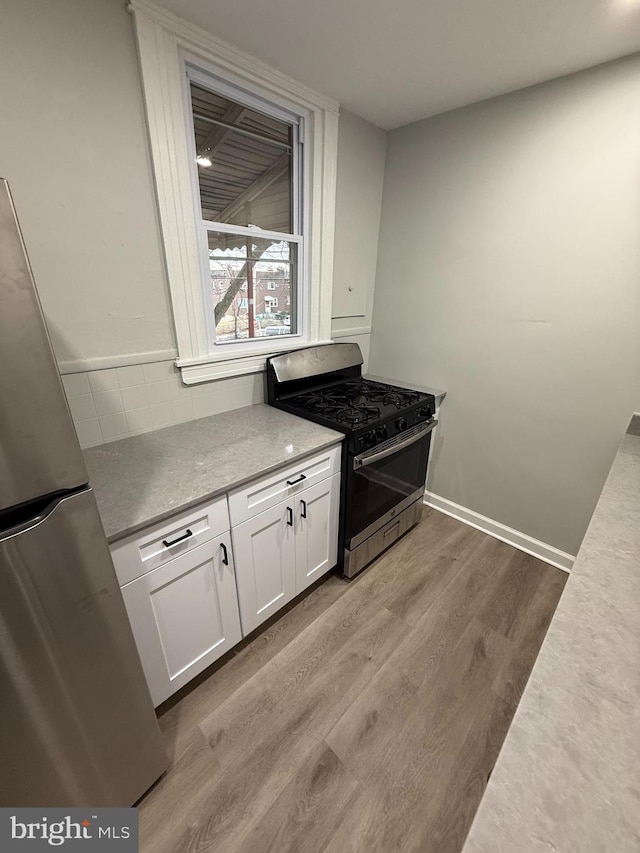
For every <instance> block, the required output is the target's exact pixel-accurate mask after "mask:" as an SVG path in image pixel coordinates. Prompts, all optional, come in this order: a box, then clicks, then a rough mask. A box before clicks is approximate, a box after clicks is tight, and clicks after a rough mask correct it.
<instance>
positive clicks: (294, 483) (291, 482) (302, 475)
mask: <svg viewBox="0 0 640 853" xmlns="http://www.w3.org/2000/svg"><path fill="white" fill-rule="evenodd" d="M306 479H307V475H306V474H300V476H299V477H298V479H297V480H287V486H295V485H297V484H298V483H301V482H302V481H303V480H306Z"/></svg>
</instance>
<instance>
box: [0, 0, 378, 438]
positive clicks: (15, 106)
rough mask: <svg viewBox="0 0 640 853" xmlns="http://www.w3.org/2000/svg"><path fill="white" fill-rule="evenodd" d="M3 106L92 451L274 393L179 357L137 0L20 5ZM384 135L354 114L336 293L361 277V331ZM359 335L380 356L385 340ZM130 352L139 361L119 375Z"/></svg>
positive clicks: (9, 156)
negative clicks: (206, 378) (194, 368)
mask: <svg viewBox="0 0 640 853" xmlns="http://www.w3.org/2000/svg"><path fill="white" fill-rule="evenodd" d="M0 115H2V133H0V174H1V175H2V177H5V178H7V179H8V180H9V182H10V185H11V189H12V193H13V196H14V200H15V204H16V208H17V211H18V215H19V217H20V222H21V225H22V229H23V232H24V238H25V242H26V245H27V249H28V252H29V256H30V259H31V263H32V266H33V269H34V274H35V278H36V282H37V285H38V291H39V293H40V296H41V299H42V302H43V308H44V311H45V314H46V317H47V323H48V325H49V329H50V332H51V334H52V338H53V343H54V348H55V351H56V355H57V358H58V361H59V362H60V366H61V369H62V371H63V372H65V373H66V372H68V371H70V370H72V369H73V370H75V371H76V375H75V378H70V379H68V380H67V381H66V382H65V386H66V387H67V390H68V393H69V395H70V399H71V397H73V398H74V399H73V403H72V405H71V408H72V411H73V413H74V418H75V420H76V424H77V427H78V432H79V434H80V437H81V441H82V443H83V446H89V445H91V444H96V443H100V442H102V441H104V440H111V439H113V438H118V437H122V436H125V435H129V434H131V433H134V432H141V431H146V430H147V429H153V428H157V427H159V426H165V425H168V424H170V423H175V422H177V421H179V420H185V419H187V418H190V417H200V416H203V415H207V414H213V413H215V412H217V411H224V410H226V409H231V408H236V407H238V406H243V405H249V404H250V403H252V402H256V401H259V400H262V377H261V376H248V377H241V378H238V379H230V380H221V381H219V382H214V383H207V384H206V386H204V387H198V388H186V387H184V386H182V385H181V383H180V381H179V374H178V372H177V370H175V368H173V367H172V366H171V363H170V359H171V358H172V356H173V355H174V354H175V348H174V347H175V342H174V334H173V326H172V322H171V315H170V304H169V298H168V288H167V285H166V276H165V271H164V261H163V252H162V243H161V239H160V231H159V225H158V216H157V211H156V203H155V195H154V190H153V177H152V171H151V166H150V156H149V147H148V140H147V131H146V125H145V116H144V108H143V99H142V93H141V83H140V76H139V71H138V60H137V52H136V45H135V38H134V31H133V20H132V18H131V16H130V15H129V14H128V13H127V12H126V10H125V4H124V2H121V1H120V0H55V2H54V1H53V0H21V2H20V3H14V4H8V5H7V8H6V9H4V10H3V15H2V26H1V27H0ZM384 137H385V134H384V132H383V131H381V130H379V129H378V128H375V127H373V126H372V125H369V124H368V123H367V122H365V121H363V120H362V119H359V118H357V117H356V116H351V115H349V114H348V113H347V114H345V115H344V116H343V117H342V118H341V120H340V125H339V152H338V188H337V196H338V198H337V210H336V230H337V234H336V265H335V271H336V288H337V290H338V291H339V290H340V289H341V288H342V289H343V290H344V293H345V294H346V293H348V292H349V291H348V289H347V288H348V284H349V283H350V282H354V284H355V286H356V288H357V292H358V294H359V296H361V297H362V299H361V303H359V304H363V305H364V306H365V309H364V314H363V316H361V317H356V318H355V319H351V318H349V320H348V321H347V322H346V327H347V328H348V329H351V330H353V328H354V326H357V327H358V329H357V331H359V332H361V333H362V332H363V328H366V327H367V326H369V325H370V312H371V308H370V306H371V296H372V292H373V284H374V275H375V244H376V242H377V235H378V225H379V215H380V198H381V195H382V177H383V170H384ZM358 151H360V152H361V159H359V158H358V155H357V152H358ZM345 226H349V228H350V232H349V235H348V236H346V227H345ZM363 246H364V247H366V249H367V251H368V258H367V259H366V262H365V263H364V264H363V265H360V264H358V265H357V266H356V267H354V266H353V264H352V263H351V260H350V255H351V254H352V247H353V252H356V251H357V252H360V251H361V248H362V247H363ZM337 299H338V302H339V300H340V296H339V295H338V296H337ZM341 323H342V326H341ZM336 324H337V326H338V327H341V328H343V329H344V328H345V322H344V321H341V320H338V321H336ZM353 339H354V340H358V342H360V343H361V345H362V346H363V349H364V350H365V354H366V351H367V349H368V342H369V335H368V334H360V335H359V336H358V337H357V338H353ZM123 357H125V358H126V361H124V362H123ZM114 359H116V361H117V363H126V364H128V365H130V366H131V369H128V368H122V369H120V368H118V371H116V368H115V367H114ZM142 362H154V363H153V365H152V366H150V367H149V366H147V367H144V368H143V367H142V366H141V364H142ZM78 371H79V372H78ZM122 383H124V384H122ZM162 383H164V384H162ZM125 389H126V390H125ZM132 389H133V390H132Z"/></svg>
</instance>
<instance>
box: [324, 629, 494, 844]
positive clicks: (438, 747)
mask: <svg viewBox="0 0 640 853" xmlns="http://www.w3.org/2000/svg"><path fill="white" fill-rule="evenodd" d="M507 646H508V641H507V640H505V639H504V638H503V637H500V635H498V634H497V633H496V632H494V631H493V630H492V629H491V628H487V627H486V626H484V625H482V624H481V623H479V622H477V621H476V620H472V622H471V623H470V624H469V625H468V627H467V629H466V630H465V632H464V635H463V637H462V638H461V640H460V642H459V643H458V644H457V646H456V648H455V649H454V650H451V652H450V667H449V668H448V669H447V671H446V677H444V678H441V679H438V680H437V682H435V683H433V684H427V683H425V685H424V686H423V689H422V690H421V691H420V692H419V693H418V694H417V695H416V697H415V707H414V708H413V709H412V712H411V713H410V714H409V716H408V717H407V719H406V720H405V721H404V723H403V724H401V725H400V726H399V727H398V729H397V731H396V737H395V738H393V739H392V740H385V742H384V743H382V744H380V747H379V748H378V749H372V748H369V749H368V750H367V751H366V752H363V753H362V754H359V755H357V756H350V757H348V758H346V759H345V758H343V757H342V756H341V755H339V754H338V757H340V758H341V759H342V760H343V761H344V763H345V764H346V766H347V767H348V768H349V769H350V770H351V771H352V772H353V774H354V775H355V776H356V778H357V779H358V780H359V781H360V782H361V783H362V786H363V792H362V794H361V796H360V797H359V798H358V801H357V803H356V805H355V806H354V808H355V809H356V810H357V811H358V812H359V813H360V817H359V818H357V825H356V826H353V821H354V820H355V818H354V816H353V815H351V814H350V815H348V816H346V820H345V822H344V824H343V825H342V826H339V827H338V829H337V831H336V835H335V836H334V838H333V839H332V842H331V844H330V845H329V847H328V848H327V851H330V853H338V851H339V850H341V849H345V850H353V851H355V850H358V849H361V850H367V851H371V853H386V851H389V850H402V851H416V853H418V851H420V853H422V851H423V850H424V849H425V835H428V830H429V828H430V827H432V825H433V821H434V818H435V816H436V814H437V810H438V807H439V800H438V792H439V790H440V787H441V785H442V784H443V782H444V781H445V780H447V779H448V778H449V777H450V775H451V771H452V767H453V765H454V764H455V761H456V758H457V753H458V747H459V745H460V744H461V743H463V742H464V740H465V739H466V737H467V736H468V733H469V731H470V730H471V729H472V727H473V726H474V723H475V721H476V718H475V710H474V702H473V701H470V700H473V698H475V696H476V695H477V694H478V693H479V692H482V691H483V690H485V689H487V687H486V685H487V684H490V683H491V680H492V677H493V675H494V674H495V670H496V669H497V665H498V664H497V661H498V660H500V659H502V656H503V655H504V654H505V649H506V647H507ZM354 759H355V760H354ZM352 838H355V839H358V843H359V844H360V845H361V847H360V848H358V847H357V846H356V845H355V844H353V843H352V841H350V839H352ZM350 845H352V846H350Z"/></svg>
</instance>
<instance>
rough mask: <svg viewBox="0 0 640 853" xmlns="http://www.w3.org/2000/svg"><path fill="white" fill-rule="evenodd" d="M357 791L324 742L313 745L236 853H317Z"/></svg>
mask: <svg viewBox="0 0 640 853" xmlns="http://www.w3.org/2000/svg"><path fill="white" fill-rule="evenodd" d="M358 788H359V785H358V783H357V782H356V780H355V778H354V777H353V776H352V775H351V773H349V771H348V770H347V769H346V768H345V766H344V764H343V763H342V762H341V761H340V760H339V758H338V757H337V756H336V754H335V753H334V752H333V751H332V750H331V749H329V747H328V746H326V744H324V743H320V744H318V745H317V747H316V749H315V750H314V751H313V752H312V753H311V754H310V755H309V756H308V758H307V761H306V762H305V764H304V765H303V766H302V767H301V768H300V771H299V773H297V774H296V776H295V777H294V778H293V779H292V780H291V782H290V783H289V784H288V785H287V786H286V787H285V788H284V789H283V790H282V792H281V793H280V795H279V796H278V798H277V799H276V800H275V802H274V803H273V805H272V807H271V808H270V810H269V812H268V813H267V815H266V816H265V817H264V818H263V819H262V820H261V821H259V822H258V823H257V824H256V825H255V826H254V828H253V830H252V831H251V833H249V834H248V835H247V836H246V837H245V838H244V840H243V842H242V843H241V844H239V845H238V846H237V851H238V853H255V851H256V850H260V851H261V853H318V851H320V850H324V849H325V847H326V845H327V843H328V842H329V839H330V837H331V835H332V834H333V831H334V826H333V824H332V823H330V822H329V821H327V820H326V815H327V813H328V812H329V813H331V814H332V815H333V817H334V819H336V820H338V819H339V818H340V817H341V816H342V814H343V813H344V812H345V811H346V809H347V808H350V806H351V803H352V798H353V795H354V794H355V793H356V792H357V790H358Z"/></svg>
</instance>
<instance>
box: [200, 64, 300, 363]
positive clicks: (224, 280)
mask: <svg viewBox="0 0 640 853" xmlns="http://www.w3.org/2000/svg"><path fill="white" fill-rule="evenodd" d="M188 76H189V80H190V100H191V113H192V117H193V118H192V121H193V145H194V151H195V157H194V164H195V165H194V168H195V169H196V170H197V181H198V193H199V199H200V203H199V208H198V213H199V215H200V216H201V219H202V222H201V227H202V230H203V235H202V239H203V242H204V244H205V246H206V253H207V266H205V268H204V270H203V273H204V280H203V285H204V289H205V307H206V310H207V311H208V313H209V328H210V330H211V341H210V344H211V346H212V347H215V345H216V344H222V343H232V342H237V341H247V340H251V339H256V338H261V337H265V334H266V330H265V327H264V324H262V323H261V322H260V310H259V308H260V305H259V301H260V300H259V299H257V298H256V297H257V291H259V290H260V285H261V283H262V281H263V280H264V278H265V276H267V275H270V274H272V273H273V264H274V262H277V263H278V269H279V271H280V274H281V281H282V284H283V290H284V299H285V301H286V307H283V312H282V317H281V320H282V322H283V323H286V325H287V333H288V334H289V335H296V334H297V333H298V329H299V328H300V327H301V325H302V321H301V318H299V317H298V305H299V300H298V292H297V291H298V284H299V276H298V275H297V271H298V268H299V265H300V263H301V261H302V259H303V257H304V245H303V235H302V227H301V222H300V219H301V217H300V210H301V208H302V207H303V199H302V191H301V187H300V181H299V173H300V170H299V163H300V161H301V158H302V151H301V148H302V146H301V145H300V143H299V128H298V123H297V121H296V118H295V117H292V118H291V121H290V122H287V121H283V120H282V119H281V118H276V117H275V116H273V115H270V114H269V113H268V112H266V111H264V112H263V111H260V112H259V111H257V110H254V109H250V108H249V107H247V106H245V105H243V104H242V103H240V102H238V101H234V100H231V99H230V98H229V97H224V96H223V95H221V94H220V93H219V92H216V91H214V90H213V88H210V87H215V81H207V78H206V76H205V75H203V74H202V73H201V72H197V71H192V70H189V71H188ZM207 82H209V86H207V85H205V84H206V83H207ZM280 112H281V111H280ZM222 229H224V230H222ZM263 234H270V236H269V237H266V238H265V237H263ZM275 286H276V285H275V282H273V281H271V282H269V283H268V284H267V288H268V289H270V290H275ZM241 289H244V290H245V291H246V293H247V301H248V306H249V307H248V310H247V311H246V312H245V314H244V316H243V317H242V322H240V323H238V316H237V312H238V304H237V295H238V293H239V292H240V290H241ZM277 302H278V300H277V299H276V300H265V310H264V312H262V313H265V314H270V313H272V310H273V308H275V307H277ZM254 304H258V311H254V310H252V308H253V305H254Z"/></svg>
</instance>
